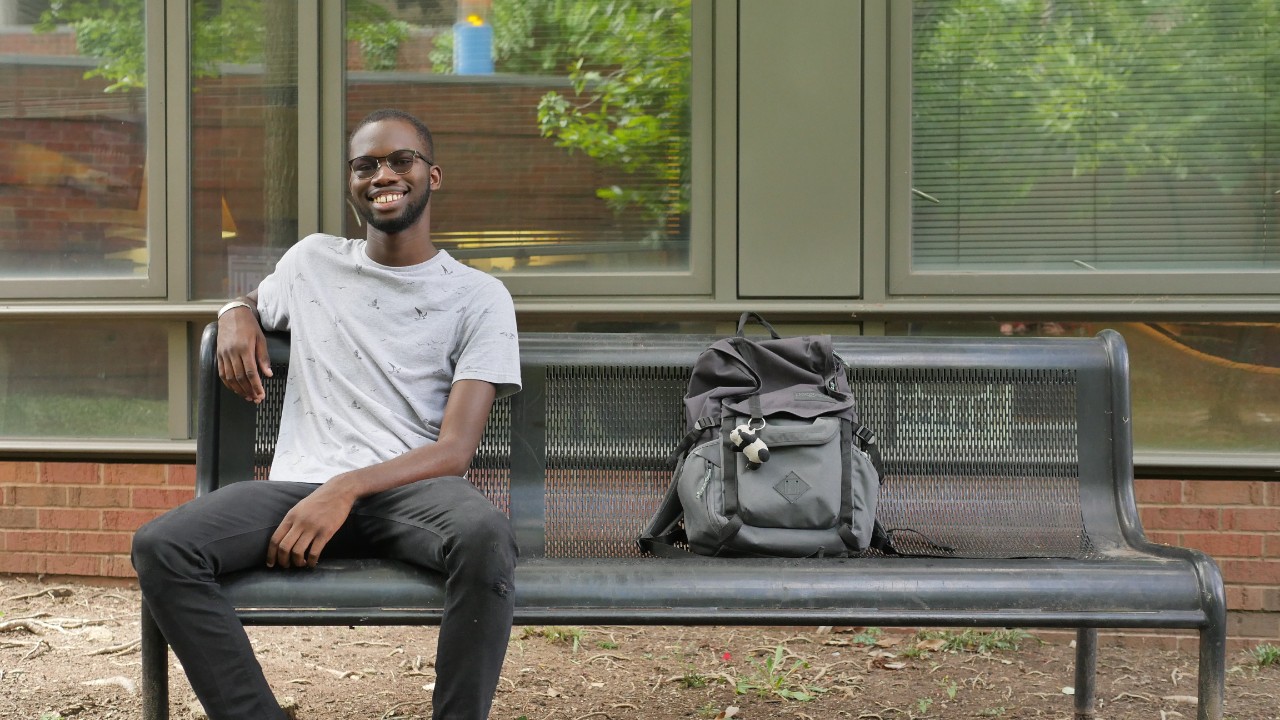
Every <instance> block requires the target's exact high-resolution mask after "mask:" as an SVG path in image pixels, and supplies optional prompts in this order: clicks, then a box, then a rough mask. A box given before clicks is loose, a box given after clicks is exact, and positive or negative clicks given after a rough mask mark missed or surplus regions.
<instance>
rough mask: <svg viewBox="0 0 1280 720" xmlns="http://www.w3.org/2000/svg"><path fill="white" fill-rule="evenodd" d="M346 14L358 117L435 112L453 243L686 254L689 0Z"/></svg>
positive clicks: (585, 257)
mask: <svg viewBox="0 0 1280 720" xmlns="http://www.w3.org/2000/svg"><path fill="white" fill-rule="evenodd" d="M346 22H347V35H348V75H347V102H346V104H347V113H348V115H347V126H348V129H351V128H352V127H354V125H355V123H357V122H359V120H360V119H361V118H362V117H363V116H364V115H366V114H368V113H369V112H371V111H373V110H375V109H378V108H382V107H398V108H401V109H404V110H407V111H409V112H412V113H414V114H415V115H418V116H419V117H421V118H422V119H423V120H424V121H425V122H426V123H427V124H428V125H429V126H430V127H431V129H432V132H433V133H434V134H435V137H436V146H437V157H436V158H435V159H436V160H437V161H438V162H439V163H440V165H441V167H442V169H443V171H444V187H443V189H442V191H441V192H440V193H438V194H437V195H435V196H434V197H433V199H432V203H433V204H434V206H435V211H434V212H433V213H432V221H433V231H432V237H433V239H434V240H435V241H436V242H437V244H439V245H440V246H441V247H444V248H447V249H448V250H449V251H450V252H451V253H452V254H454V255H455V256H456V257H459V258H460V259H462V260H464V261H465V262H468V263H470V264H472V265H474V266H477V267H480V268H483V269H486V270H491V271H497V272H522V273H524V272H529V273H532V272H538V271H547V270H554V271H589V272H600V271H610V270H617V271H637V270H683V269H687V268H688V265H689V258H688V247H689V231H688V215H689V189H690V186H689V168H690V154H689V132H690V126H689V107H690V106H689V92H690V84H689V80H690V54H689V46H690V19H689V0H619V1H617V2H610V3H599V2H591V1H589V0H577V1H569V2H565V1H563V0H456V2H453V1H446V2H441V3H438V4H425V3H424V4H421V5H419V4H404V3H401V4H394V5H393V4H382V3H377V4H375V3H366V2H350V3H348V5H347V18H346ZM358 223H359V220H358V219H357V218H356V216H355V214H354V213H350V214H349V215H348V222H347V228H346V233H347V234H348V235H350V236H353V237H363V235H364V230H363V228H361V227H360V226H359V224H358Z"/></svg>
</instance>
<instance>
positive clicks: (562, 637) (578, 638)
mask: <svg viewBox="0 0 1280 720" xmlns="http://www.w3.org/2000/svg"><path fill="white" fill-rule="evenodd" d="M586 634H587V633H586V631H585V630H583V629H582V628H575V627H561V626H559V625H553V626H548V627H527V628H525V629H524V630H523V631H522V632H521V634H520V639H521V640H524V639H526V638H531V637H540V638H543V639H544V640H548V641H550V642H552V643H563V644H566V645H571V646H572V647H573V652H574V653H577V652H578V650H579V649H581V648H582V639H583V638H584V637H585V636H586Z"/></svg>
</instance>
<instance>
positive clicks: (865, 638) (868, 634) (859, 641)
mask: <svg viewBox="0 0 1280 720" xmlns="http://www.w3.org/2000/svg"><path fill="white" fill-rule="evenodd" d="M883 635H884V630H881V629H880V628H878V627H869V628H863V630H862V632H860V633H858V634H857V635H854V636H853V637H852V638H850V642H852V643H853V644H854V645H875V644H876V643H877V642H879V641H880V638H881V636H883Z"/></svg>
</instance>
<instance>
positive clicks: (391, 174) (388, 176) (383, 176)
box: [369, 160, 397, 183]
mask: <svg viewBox="0 0 1280 720" xmlns="http://www.w3.org/2000/svg"><path fill="white" fill-rule="evenodd" d="M396 177H397V175H396V173H395V171H394V170H392V169H391V166H390V165H388V164H387V161H386V160H383V161H382V162H379V163H378V168H377V169H376V170H374V171H373V177H372V178H369V179H370V180H371V181H372V182H374V183H379V182H381V183H387V182H394V181H395V179H396Z"/></svg>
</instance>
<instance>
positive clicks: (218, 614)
mask: <svg viewBox="0 0 1280 720" xmlns="http://www.w3.org/2000/svg"><path fill="white" fill-rule="evenodd" d="M317 487H319V486H318V485H312V484H309V483H287V482H270V481H260V482H239V483H233V484H231V485H228V486H226V487H224V488H222V489H220V490H218V491H216V492H212V493H210V494H208V495H204V496H201V497H198V498H196V499H195V500H192V501H191V502H188V503H185V504H183V505H181V506H179V507H177V508H174V509H173V510H171V511H169V512H167V513H165V514H164V515H162V516H161V517H159V518H156V519H155V520H153V521H151V522H149V523H147V524H146V525H144V526H143V527H142V528H141V529H139V530H138V532H137V533H136V534H135V535H134V538H133V567H134V569H135V570H137V572H138V581H139V584H140V585H141V587H142V598H143V601H144V602H145V603H146V604H147V607H148V608H149V609H150V610H151V614H152V615H153V616H154V617H155V620H156V624H157V625H158V626H159V627H160V630H161V632H163V633H164V636H165V639H166V640H168V641H169V646H170V647H172V648H173V651H174V654H176V655H177V656H178V659H179V660H180V661H181V662H182V667H183V668H184V669H185V670H186V673H187V678H188V679H189V680H190V682H191V687H192V688H193V689H194V690H195V692H196V696H197V697H198V698H199V699H200V702H201V703H202V704H203V705H204V707H205V711H206V712H208V713H209V718H210V720H246V719H249V718H253V719H258V718H263V719H272V720H275V719H279V718H284V713H283V712H281V710H280V708H279V707H278V706H277V704H276V701H275V698H274V696H273V695H272V693H271V689H270V688H269V687H268V686H267V681H266V678H265V677H264V676H263V674H262V667H261V666H260V665H259V664H258V661H257V659H256V658H254V655H253V648H252V647H250V645H249V638H248V636H247V635H246V634H245V631H244V627H243V626H242V625H241V624H240V621H239V620H238V619H237V618H236V615H235V611H234V610H233V608H232V607H231V604H230V603H229V602H228V601H227V599H226V598H225V596H224V595H223V594H222V590H221V587H220V586H219V585H218V578H219V576H221V575H223V574H226V573H230V572H235V571H237V570H243V569H246V568H253V567H266V557H267V542H268V541H269V540H270V539H271V534H272V533H274V532H275V530H276V527H277V526H278V525H279V524H280V521H281V520H282V519H284V516H285V513H287V512H289V510H290V509H291V508H292V507H293V506H294V505H295V504H297V502H298V501H299V500H301V499H302V498H304V497H306V496H307V495H309V494H310V493H311V492H313V491H314V490H315V489H316V488H317ZM326 557H329V558H334V557H387V558H394V559H398V560H403V561H405V562H409V563H413V564H414V565H419V566H422V567H426V568H430V569H432V570H436V571H439V572H442V573H444V574H445V575H446V576H447V580H446V583H445V606H444V615H443V619H442V620H441V623H440V640H439V643H438V645H437V647H436V687H435V692H434V694H433V695H432V708H433V717H434V718H436V720H445V719H447V720H460V719H469V718H487V717H488V716H489V707H490V705H491V704H492V703H493V693H494V690H495V689H496V688H497V685H498V675H499V672H500V671H501V669H502V661H503V658H504V656H505V655H506V652H507V641H508V640H509V639H510V637H511V616H512V612H513V609H514V591H515V583H514V572H515V561H516V544H515V538H514V535H513V533H512V530H511V523H510V521H509V520H508V519H507V517H506V516H505V515H503V514H502V513H500V512H499V511H498V510H497V509H496V508H494V507H493V505H492V504H490V503H489V501H488V500H487V499H486V498H485V497H484V495H482V494H481V493H480V492H479V491H478V490H476V489H475V487H473V486H472V485H471V483H470V482H468V481H467V480H465V479H463V478H459V477H447V478H438V479H435V480H424V481H422V482H417V483H413V484H411V485H406V486H404V487H400V488H396V489H394V490H388V491H386V492H383V493H379V494H377V495H373V496H371V497H368V498H365V499H363V500H360V501H358V502H357V503H356V504H355V506H354V507H353V508H352V511H351V515H350V516H349V517H348V518H347V521H346V523H344V524H343V526H342V528H341V529H340V530H339V531H338V532H337V534H336V535H334V537H333V539H332V540H331V541H330V542H329V544H328V545H327V546H326V547H325V549H324V551H323V552H322V554H321V556H320V562H321V563H324V561H325V558H326ZM279 572H306V570H305V569H304V570H279Z"/></svg>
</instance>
